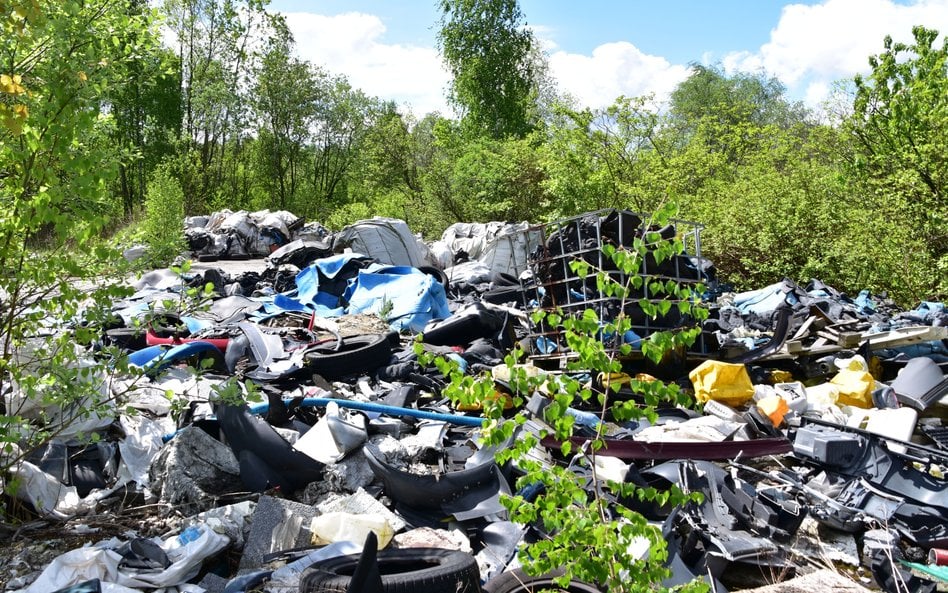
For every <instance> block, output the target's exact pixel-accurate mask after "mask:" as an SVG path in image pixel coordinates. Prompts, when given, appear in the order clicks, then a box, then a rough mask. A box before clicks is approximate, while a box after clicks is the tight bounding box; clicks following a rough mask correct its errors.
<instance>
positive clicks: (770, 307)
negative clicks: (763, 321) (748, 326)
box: [734, 280, 799, 315]
mask: <svg viewBox="0 0 948 593" xmlns="http://www.w3.org/2000/svg"><path fill="white" fill-rule="evenodd" d="M794 288H795V286H793V285H791V283H789V282H788V281H786V280H785V281H783V282H778V283H776V284H771V285H770V286H765V287H764V288H759V289H757V290H751V291H748V292H742V293H739V294H736V295H734V306H735V307H737V308H738V310H740V312H741V313H744V314H747V313H757V314H758V315H761V314H764V313H770V312H771V311H774V310H775V309H777V308H778V307H780V306H781V305H784V304H789V305H796V304H797V303H799V299H798V298H797V297H796V295H795V294H794Z"/></svg>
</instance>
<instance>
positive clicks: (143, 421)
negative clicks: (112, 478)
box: [118, 415, 164, 488]
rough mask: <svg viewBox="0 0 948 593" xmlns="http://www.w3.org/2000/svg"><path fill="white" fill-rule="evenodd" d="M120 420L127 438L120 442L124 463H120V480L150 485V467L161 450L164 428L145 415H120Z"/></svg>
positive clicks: (120, 451)
mask: <svg viewBox="0 0 948 593" xmlns="http://www.w3.org/2000/svg"><path fill="white" fill-rule="evenodd" d="M119 422H120V423H121V425H122V430H124V431H125V438H124V439H123V440H122V441H121V442H120V443H119V453H120V454H121V457H122V463H121V464H120V465H119V470H118V481H119V483H121V484H125V483H128V482H135V483H136V484H138V485H139V486H141V487H142V488H147V487H148V468H149V467H151V463H152V461H154V460H155V457H157V456H158V452H159V451H161V447H162V444H163V443H162V440H161V437H162V436H163V435H164V430H163V429H162V427H161V425H159V424H158V423H157V422H155V421H154V420H150V419H148V418H145V417H144V416H135V417H132V416H124V415H123V416H120V417H119Z"/></svg>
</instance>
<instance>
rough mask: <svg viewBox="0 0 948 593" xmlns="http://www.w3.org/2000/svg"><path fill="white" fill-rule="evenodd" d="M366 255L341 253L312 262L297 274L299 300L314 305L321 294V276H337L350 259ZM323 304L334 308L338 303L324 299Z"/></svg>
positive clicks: (297, 298) (330, 277)
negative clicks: (327, 301) (330, 302)
mask: <svg viewBox="0 0 948 593" xmlns="http://www.w3.org/2000/svg"><path fill="white" fill-rule="evenodd" d="M362 257H365V256H364V255H361V254H359V253H340V254H339V255H331V256H329V257H324V258H321V259H318V260H316V261H314V262H313V263H312V264H310V265H309V266H307V267H306V268H304V269H303V270H301V271H300V273H299V274H297V275H296V288H297V296H296V300H298V301H299V302H300V303H301V304H303V305H313V304H315V303H316V302H317V300H316V297H317V294H319V276H320V275H322V276H323V277H325V278H329V279H332V278H335V277H336V274H338V273H339V272H340V271H341V270H342V269H343V268H344V267H345V265H346V264H347V263H349V261H351V260H353V259H357V258H362ZM320 304H322V305H323V306H326V307H329V308H333V307H335V306H337V305H338V302H337V303H334V304H329V303H326V302H325V301H322V302H321V303H320Z"/></svg>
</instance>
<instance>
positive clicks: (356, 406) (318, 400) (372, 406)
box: [250, 397, 486, 427]
mask: <svg viewBox="0 0 948 593" xmlns="http://www.w3.org/2000/svg"><path fill="white" fill-rule="evenodd" d="M330 402H332V403H335V404H337V405H338V406H339V407H340V408H348V409H350V410H359V411H361V412H377V413H379V414H383V415H385V416H409V417H411V418H421V419H422V420H437V421H439V422H449V423H451V424H457V425H459V426H476V427H481V426H484V422H486V419H485V418H479V417H476V416H458V415H456V414H441V413H439V412H426V411H424V410H413V409H411V408H400V407H398V406H387V405H385V404H377V403H373V402H356V401H351V400H348V399H336V398H332V397H307V398H305V399H304V400H303V402H302V404H300V405H302V406H304V407H307V408H322V407H325V406H326V405H328V404H329V403H330ZM269 409H270V404H257V405H255V406H251V408H250V411H251V412H252V413H254V414H266V413H267V411H268V410H269Z"/></svg>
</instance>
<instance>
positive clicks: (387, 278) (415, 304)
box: [343, 266, 451, 332]
mask: <svg viewBox="0 0 948 593" xmlns="http://www.w3.org/2000/svg"><path fill="white" fill-rule="evenodd" d="M343 297H344V298H345V299H346V300H348V302H349V307H348V309H347V312H348V313H382V312H385V311H384V310H386V309H387V310H388V311H387V313H386V315H385V318H386V319H387V320H388V321H389V324H390V325H391V327H392V329H394V330H396V331H401V330H403V329H406V328H407V329H411V330H412V331H416V332H420V331H422V330H423V329H424V327H425V324H427V323H428V322H429V321H431V320H432V319H444V318H446V317H448V316H450V315H451V311H450V310H449V309H448V298H447V296H446V295H445V294H444V286H442V285H441V283H439V282H438V281H437V280H435V279H434V278H433V277H431V276H429V275H428V274H425V273H424V272H421V271H419V270H417V269H416V268H411V267H407V266H387V267H380V266H370V267H369V268H367V269H365V270H361V271H360V272H359V275H358V276H357V277H356V278H355V281H354V282H350V284H349V288H348V289H346V292H345V294H344V295H343Z"/></svg>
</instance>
